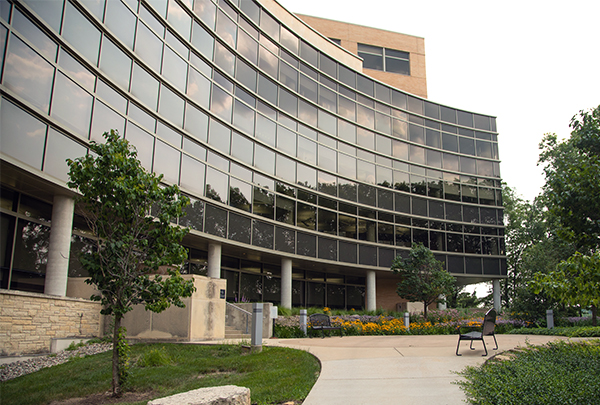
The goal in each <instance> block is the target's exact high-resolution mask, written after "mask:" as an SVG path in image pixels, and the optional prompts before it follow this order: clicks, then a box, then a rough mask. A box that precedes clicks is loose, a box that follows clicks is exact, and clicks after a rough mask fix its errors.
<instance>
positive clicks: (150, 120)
mask: <svg viewBox="0 0 600 405" xmlns="http://www.w3.org/2000/svg"><path fill="white" fill-rule="evenodd" d="M129 119H130V121H131V120H133V121H135V122H136V124H137V125H141V126H142V127H143V128H145V129H147V130H149V131H150V132H154V131H155V130H156V119H155V118H154V117H152V116H151V115H150V114H148V113H147V112H146V111H145V110H143V109H141V108H140V107H138V106H137V105H135V104H133V103H131V104H130V105H129Z"/></svg>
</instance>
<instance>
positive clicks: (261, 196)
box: [252, 186, 275, 219]
mask: <svg viewBox="0 0 600 405" xmlns="http://www.w3.org/2000/svg"><path fill="white" fill-rule="evenodd" d="M252 205H253V207H252V211H253V212H254V213H255V214H257V215H260V216H262V217H265V218H269V219H273V215H274V213H275V194H273V193H272V192H270V191H267V190H266V189H264V188H262V187H256V186H254V197H253V204H252Z"/></svg>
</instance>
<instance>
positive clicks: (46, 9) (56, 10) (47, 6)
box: [2, 0, 63, 32]
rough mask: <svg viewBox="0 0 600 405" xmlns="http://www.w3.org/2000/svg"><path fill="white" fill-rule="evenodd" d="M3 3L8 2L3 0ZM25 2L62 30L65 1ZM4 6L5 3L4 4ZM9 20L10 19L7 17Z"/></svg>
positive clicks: (38, 0) (37, 0) (29, 0)
mask: <svg viewBox="0 0 600 405" xmlns="http://www.w3.org/2000/svg"><path fill="white" fill-rule="evenodd" d="M2 3H7V2H5V1H3V2H2ZM25 3H27V5H28V6H29V7H31V8H32V9H33V10H34V11H35V12H36V13H37V14H38V15H40V16H44V20H45V21H46V22H47V23H48V24H49V25H50V26H51V27H52V28H54V30H55V31H56V32H59V31H60V22H61V20H62V14H63V13H62V11H63V1H62V0H56V1H45V0H25ZM2 5H3V6H4V4H2ZM7 20H8V19H7Z"/></svg>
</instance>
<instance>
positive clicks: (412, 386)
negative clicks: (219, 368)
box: [264, 335, 566, 405]
mask: <svg viewBox="0 0 600 405" xmlns="http://www.w3.org/2000/svg"><path fill="white" fill-rule="evenodd" d="M496 338H497V340H498V345H499V349H498V351H494V350H492V348H494V347H495V346H494V339H493V337H487V338H486V343H487V348H488V357H482V355H483V354H484V351H483V347H482V345H481V342H473V347H474V348H475V350H469V342H462V343H461V348H460V353H461V354H462V356H460V357H459V356H456V354H455V352H456V343H457V341H458V336H457V335H434V336H345V337H343V338H339V337H327V338H325V339H321V338H313V339H269V340H265V341H264V344H265V345H268V346H285V347H292V348H296V349H302V350H306V351H308V352H310V353H312V354H314V355H315V356H316V357H317V358H318V359H319V360H320V361H321V364H322V368H321V374H320V376H319V379H318V380H317V382H316V384H315V385H314V387H313V389H312V390H311V392H310V393H309V395H308V397H307V398H306V400H305V401H304V403H303V405H324V404H326V405H338V404H339V405H362V404H365V405H366V404H369V405H372V404H376V405H383V404H399V405H413V404H414V405H417V404H418V405H421V404H436V405H443V404H446V405H459V404H464V403H465V402H464V400H465V396H464V395H463V392H462V391H461V390H460V388H459V387H458V386H457V385H455V384H452V382H453V381H456V380H458V376H457V375H456V374H454V373H453V372H454V371H460V370H462V369H463V368H465V367H466V366H468V365H477V364H481V363H483V362H484V361H485V360H486V359H487V358H489V357H491V356H493V355H494V354H496V353H497V352H501V351H505V350H509V349H512V348H514V347H517V346H525V345H526V342H529V343H531V344H534V345H539V344H544V343H547V342H549V341H551V340H556V339H566V338H561V337H557V336H525V335H497V336H496Z"/></svg>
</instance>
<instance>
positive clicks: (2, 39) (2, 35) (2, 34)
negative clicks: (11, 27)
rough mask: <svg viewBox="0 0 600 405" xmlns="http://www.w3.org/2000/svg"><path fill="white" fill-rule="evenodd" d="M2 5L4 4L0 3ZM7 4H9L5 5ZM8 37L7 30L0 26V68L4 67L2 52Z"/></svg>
mask: <svg viewBox="0 0 600 405" xmlns="http://www.w3.org/2000/svg"><path fill="white" fill-rule="evenodd" d="M2 4H4V3H2ZM6 4H9V3H6ZM7 35H8V29H7V28H6V27H5V26H4V25H2V24H0V66H4V50H5V49H6V36H7Z"/></svg>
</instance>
